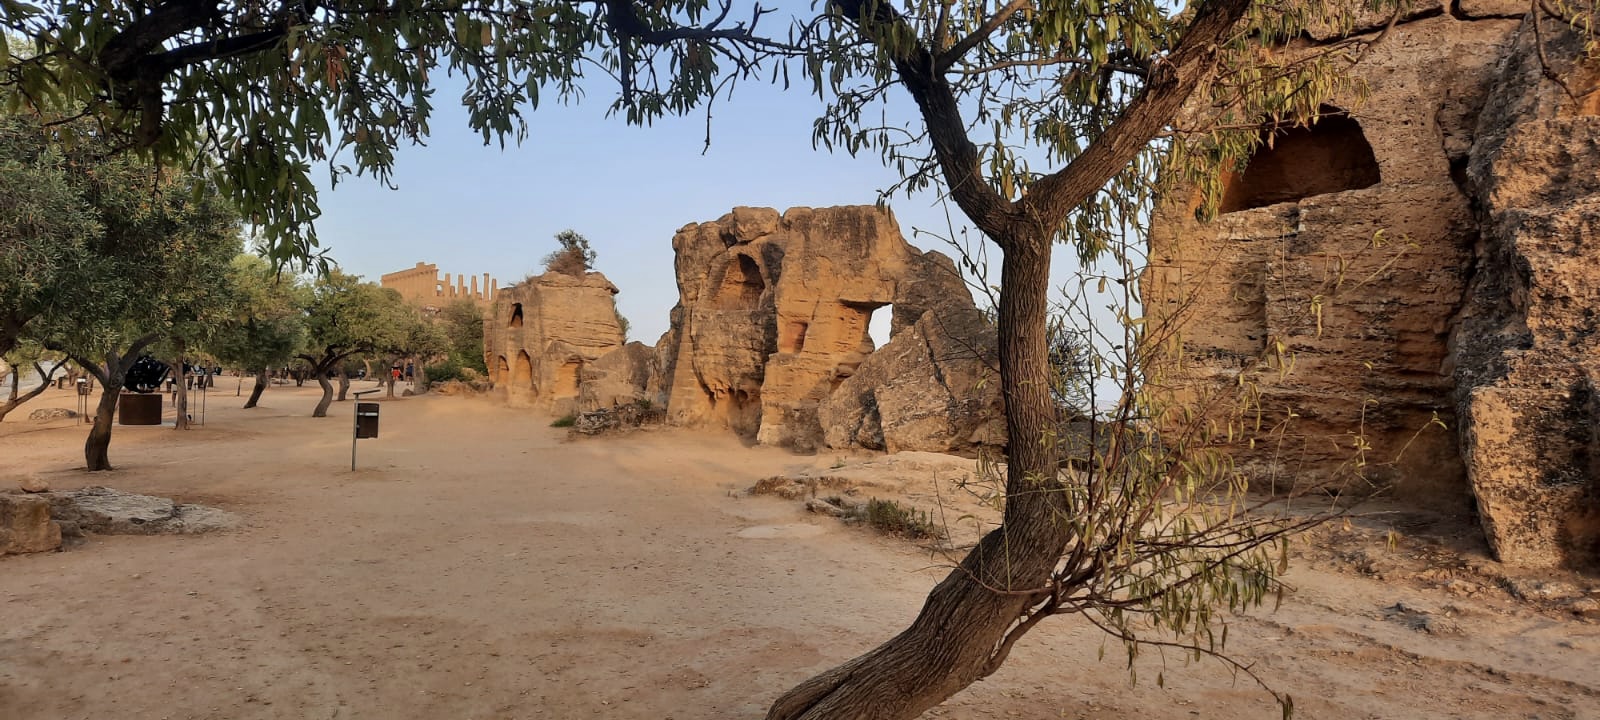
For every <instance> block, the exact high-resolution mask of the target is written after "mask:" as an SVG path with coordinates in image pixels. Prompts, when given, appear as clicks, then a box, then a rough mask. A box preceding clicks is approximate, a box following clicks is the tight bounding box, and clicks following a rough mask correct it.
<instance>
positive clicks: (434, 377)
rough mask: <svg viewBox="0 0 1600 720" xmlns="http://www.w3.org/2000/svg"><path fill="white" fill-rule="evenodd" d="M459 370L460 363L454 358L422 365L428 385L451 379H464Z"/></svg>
mask: <svg viewBox="0 0 1600 720" xmlns="http://www.w3.org/2000/svg"><path fill="white" fill-rule="evenodd" d="M461 370H462V368H461V365H460V364H459V363H457V362H456V361H455V360H445V361H442V362H437V363H434V364H432V365H426V366H423V368H422V374H423V376H424V377H426V378H428V384H429V385H437V384H439V383H442V382H450V381H451V380H465V379H466V377H465V375H464V374H463V373H462V372H461Z"/></svg>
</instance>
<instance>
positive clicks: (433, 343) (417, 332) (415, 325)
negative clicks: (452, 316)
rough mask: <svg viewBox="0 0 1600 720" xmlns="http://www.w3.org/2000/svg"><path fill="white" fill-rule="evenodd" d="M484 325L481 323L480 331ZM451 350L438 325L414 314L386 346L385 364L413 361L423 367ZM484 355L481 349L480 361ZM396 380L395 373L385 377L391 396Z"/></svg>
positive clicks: (447, 339) (445, 336)
mask: <svg viewBox="0 0 1600 720" xmlns="http://www.w3.org/2000/svg"><path fill="white" fill-rule="evenodd" d="M482 327H483V326H482V325H479V328H480V332H481V328H482ZM450 350H451V344H450V338H449V337H448V336H447V335H446V334H445V332H444V331H443V330H442V329H440V328H439V326H438V325H436V324H434V323H432V322H428V321H426V320H423V319H422V318H421V317H419V316H417V315H415V314H413V315H410V316H409V318H408V319H407V320H405V321H403V322H402V324H401V326H400V332H399V333H397V334H396V335H395V339H394V342H393V343H391V344H390V345H389V346H388V347H387V348H385V361H386V363H385V364H386V366H393V365H399V364H402V363H406V362H411V363H412V364H413V365H415V366H418V367H421V366H423V365H424V364H425V363H427V362H428V361H429V360H431V359H432V358H433V357H434V356H437V355H443V354H446V353H449V352H450ZM482 355H483V353H482V352H481V351H480V352H479V353H478V354H477V356H478V357H479V358H480V361H481V358H482ZM394 381H395V378H394V374H393V373H388V374H387V375H386V377H385V378H384V384H385V385H386V386H387V387H388V396H389V397H394Z"/></svg>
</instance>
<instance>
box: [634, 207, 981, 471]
mask: <svg viewBox="0 0 1600 720" xmlns="http://www.w3.org/2000/svg"><path fill="white" fill-rule="evenodd" d="M673 249H674V250H675V251H676V252H677V263H676V266H677V276H678V290H679V303H678V306H677V307H676V308H674V309H673V312H672V327H671V329H670V330H669V331H668V332H667V333H666V335H664V336H663V337H662V340H661V342H660V343H659V344H658V346H657V351H658V353H659V358H660V359H659V363H660V367H661V377H662V378H663V380H662V382H663V383H664V385H665V390H666V395H667V408H668V414H669V417H670V419H671V420H672V421H673V422H676V423H679V424H690V425H700V424H711V425H721V426H726V427H729V428H731V429H733V430H734V431H735V432H737V433H739V434H740V435H743V436H745V437H747V438H749V439H751V440H753V441H756V442H760V443H763V444H770V445H781V446H786V447H792V448H795V449H797V450H800V451H811V450H815V449H816V448H818V447H820V446H821V445H822V444H824V443H828V444H830V445H832V446H834V447H885V446H887V445H888V444H889V441H887V440H883V439H879V438H882V437H883V436H884V431H883V430H880V429H878V428H876V427H871V425H872V424H874V423H876V422H877V421H878V419H879V417H880V415H879V414H877V413H868V412H867V411H865V410H863V409H862V408H861V406H862V404H863V402H864V401H863V400H862V398H863V397H864V396H865V395H868V394H871V393H873V392H874V391H876V390H877V387H876V386H877V385H879V384H882V382H872V383H868V382H867V381H858V382H856V383H855V384H854V385H852V388H851V389H850V390H849V391H848V392H850V393H851V399H850V400H841V401H840V403H839V407H838V408H836V409H835V410H833V412H836V413H837V414H840V415H851V416H852V418H853V422H854V429H853V430H852V431H851V432H849V433H836V434H834V435H833V436H832V437H831V438H827V437H824V431H823V428H824V426H825V425H826V424H827V423H823V422H821V421H819V418H818V412H819V408H820V407H821V406H822V405H824V404H825V402H826V401H828V399H829V397H830V396H831V395H833V394H835V393H836V392H838V391H840V390H841V388H842V386H843V385H844V383H846V381H847V380H848V379H849V378H851V376H852V375H855V374H856V373H857V372H858V369H859V368H860V367H861V366H862V364H863V363H864V362H866V361H867V360H868V358H869V357H870V356H872V355H873V354H874V343H873V341H872V338H871V336H870V335H869V334H868V327H869V324H870V322H871V318H872V315H873V312H874V311H877V310H879V309H881V308H883V307H885V306H890V305H892V306H893V309H892V310H891V311H890V312H891V313H892V328H891V338H895V337H898V336H899V335H901V334H903V333H904V332H907V331H910V330H912V329H913V328H920V330H919V332H920V333H921V334H922V338H923V339H922V340H921V341H920V342H917V341H914V340H911V339H908V340H907V341H906V343H905V347H906V348H909V347H912V346H918V347H920V348H922V350H919V352H922V353H923V355H922V357H924V358H928V359H929V360H930V364H928V365H927V366H926V367H924V368H921V369H920V370H919V371H920V372H921V375H920V376H919V377H921V378H922V379H924V380H927V381H930V382H932V381H934V380H936V379H937V378H935V377H934V376H936V375H939V374H940V373H943V375H944V376H945V379H946V380H947V382H945V383H942V384H941V383H939V382H933V385H932V386H931V387H930V388H926V389H918V390H912V389H911V387H910V385H909V384H908V383H906V384H902V386H901V387H900V388H899V389H898V390H886V391H885V394H884V395H883V397H881V398H878V399H876V400H873V401H872V402H871V403H870V404H871V405H872V407H873V408H874V409H876V408H878V406H879V405H882V404H886V405H887V406H888V407H890V408H891V412H890V415H889V417H890V418H892V423H893V429H892V430H890V431H889V433H888V434H889V435H890V436H892V437H893V438H895V440H894V441H893V442H894V443H895V445H896V446H897V447H907V448H920V449H941V450H943V449H952V448H962V447H966V446H968V445H970V444H971V443H972V442H974V437H975V434H974V433H975V431H976V429H977V428H978V427H979V426H981V425H984V424H985V423H986V422H988V419H989V418H992V417H997V416H998V415H999V412H998V410H997V409H996V408H997V406H998V403H999V399H998V392H997V390H996V389H995V388H996V387H997V383H987V384H985V383H980V382H978V381H977V380H978V378H979V377H980V376H981V375H982V373H983V372H984V369H980V366H983V357H982V355H983V352H985V351H981V350H980V351H978V352H970V353H968V354H967V356H966V357H964V358H963V357H961V356H960V355H959V354H958V353H955V352H951V350H952V348H953V347H955V346H956V345H958V344H959V343H955V342H946V341H945V339H944V335H945V334H946V330H945V324H946V323H945V322H942V321H941V320H939V319H943V318H952V319H954V318H960V320H959V321H955V320H952V322H955V323H956V324H957V325H958V327H957V328H956V331H957V332H961V333H966V334H967V335H971V336H972V337H966V336H963V338H962V339H964V340H972V341H977V342H980V343H981V342H985V341H987V342H990V343H992V339H989V340H986V339H985V338H982V337H978V336H977V335H974V331H973V329H972V327H971V326H970V323H968V322H967V320H970V319H971V315H972V314H975V311H974V310H972V301H971V296H970V295H969V294H968V293H967V291H966V288H965V286H964V285H962V283H961V281H960V278H959V276H958V275H956V274H955V273H954V266H953V264H952V263H951V262H950V261H949V260H948V259H946V258H943V257H942V256H939V255H937V254H936V253H929V254H926V255H925V254H924V253H922V252H921V251H919V250H917V249H916V248H913V247H911V246H910V245H909V244H907V243H906V242H905V240H904V238H902V237H901V235H900V231H899V228H898V226H897V225H896V224H895V222H894V217H893V215H892V214H890V213H889V212H887V211H885V210H882V209H879V208H875V207H867V206H859V207H835V208H823V209H816V210H813V209H810V208H793V209H790V210H789V211H787V212H786V213H784V214H782V215H779V214H778V212H777V211H776V210H772V209H767V208H735V209H734V211H733V212H732V213H730V214H728V215H726V216H724V217H722V218H721V219H719V220H716V221H713V222H708V223H701V224H694V225H688V226H685V227H684V228H682V229H680V230H679V231H678V233H677V235H676V236H675V237H674V238H673ZM930 312H932V313H933V314H934V316H935V318H938V319H936V320H930V321H928V322H926V323H923V320H924V319H925V316H927V315H928V314H929V313H930ZM962 313H968V314H967V315H962ZM978 320H979V322H981V318H979V319H978ZM919 323H923V324H921V325H919ZM978 335H981V333H978ZM892 344H893V340H891V345H892ZM934 346H937V347H934ZM900 352H901V353H902V355H906V354H907V353H909V352H910V351H909V350H907V349H904V348H903V349H902V350H901V351H900ZM934 359H937V360H938V362H939V363H941V365H936V364H933V363H932V362H931V361H932V360H934ZM876 367H879V368H880V369H879V370H878V371H877V373H876V374H874V376H873V377H874V378H876V379H878V380H879V381H883V382H886V381H887V380H888V378H887V377H886V376H885V373H887V372H892V371H896V370H904V369H905V366H904V364H903V363H902V364H900V365H895V364H893V363H891V362H890V361H883V362H881V363H879V364H878V365H877V366H876ZM984 367H986V366H984ZM969 381H970V382H969ZM885 398H887V400H886V401H885ZM924 402H925V403H926V405H925V406H924V405H923V404H920V403H924ZM847 406H848V407H847ZM952 412H955V413H970V414H971V415H972V416H973V417H961V418H956V419H950V418H945V419H943V420H933V419H931V416H932V415H937V414H946V415H948V414H949V413H952ZM918 422H920V423H921V425H917V424H916V423H918ZM864 424H865V425H867V427H863V425H864ZM987 437H988V436H987V435H983V436H981V438H987ZM835 443H837V444H835Z"/></svg>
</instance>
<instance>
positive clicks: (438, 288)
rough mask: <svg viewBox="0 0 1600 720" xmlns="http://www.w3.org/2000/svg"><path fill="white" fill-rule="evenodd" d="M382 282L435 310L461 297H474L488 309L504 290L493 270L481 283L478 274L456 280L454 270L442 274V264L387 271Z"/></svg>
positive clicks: (473, 299)
mask: <svg viewBox="0 0 1600 720" xmlns="http://www.w3.org/2000/svg"><path fill="white" fill-rule="evenodd" d="M379 284H381V285H382V286H383V287H386V288H392V289H394V290H395V291H396V292H398V293H400V297H402V298H405V300H406V302H408V303H411V304H412V305H415V306H417V307H419V308H423V309H425V310H435V311H437V310H440V309H442V308H444V306H446V305H449V304H450V303H452V302H455V301H457V300H470V301H472V303H473V304H474V305H477V306H478V307H479V308H480V309H482V308H486V307H488V306H489V304H490V303H493V302H494V297H495V294H496V292H498V291H499V289H500V281H498V280H495V279H494V278H491V277H489V273H484V274H483V284H482V285H481V286H480V285H479V284H478V276H476V275H471V276H469V275H458V276H456V277H455V278H454V280H453V281H452V279H451V275H450V273H445V274H444V275H443V277H441V276H440V275H439V266H438V265H434V264H433V263H420V262H419V263H417V265H416V267H412V268H407V269H405V270H397V271H395V272H392V273H384V274H383V276H382V277H380V278H379Z"/></svg>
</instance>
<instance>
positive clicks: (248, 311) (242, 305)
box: [207, 254, 306, 409]
mask: <svg viewBox="0 0 1600 720" xmlns="http://www.w3.org/2000/svg"><path fill="white" fill-rule="evenodd" d="M228 284H229V286H231V287H232V288H233V291H234V293H235V294H236V295H237V301H236V302H235V304H234V306H233V308H232V309H233V312H232V314H231V316H230V317H228V318H227V320H225V321H224V322H223V323H221V325H220V327H218V328H217V331H216V334H215V336H214V337H213V338H212V340H211V342H210V343H209V345H208V346H207V347H208V348H209V349H210V351H211V352H212V354H214V355H216V356H217V358H218V359H219V360H221V361H222V362H224V363H228V364H230V365H236V366H238V367H240V368H243V369H245V370H250V371H254V372H255V374H256V381H255V385H254V386H253V387H252V388H251V389H250V397H249V398H248V399H247V400H245V403H244V407H245V408H246V409H248V408H253V407H255V406H256V404H257V403H258V402H260V401H261V394H262V392H264V391H265V390H266V389H267V383H268V381H269V380H270V378H271V376H272V368H275V367H281V366H282V365H284V364H285V363H287V362H289V360H290V359H292V358H293V357H294V352H295V350H296V349H298V348H299V347H300V345H301V344H302V343H303V339H304V337H303V336H304V334H305V317H304V310H303V308H304V307H305V304H306V297H305V293H306V287H305V286H304V285H303V284H302V283H301V282H300V281H299V278H297V277H295V276H293V275H290V274H286V273H279V272H275V271H274V270H273V269H272V266H271V264H270V263H268V262H267V261H266V260H263V259H262V258H260V257H259V256H256V255H251V254H240V255H239V256H237V257H235V258H234V259H233V263H232V265H231V267H230V268H229V271H228Z"/></svg>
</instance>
